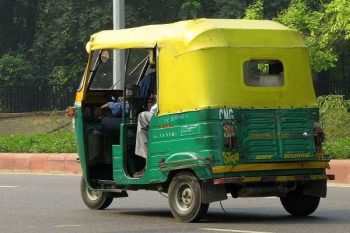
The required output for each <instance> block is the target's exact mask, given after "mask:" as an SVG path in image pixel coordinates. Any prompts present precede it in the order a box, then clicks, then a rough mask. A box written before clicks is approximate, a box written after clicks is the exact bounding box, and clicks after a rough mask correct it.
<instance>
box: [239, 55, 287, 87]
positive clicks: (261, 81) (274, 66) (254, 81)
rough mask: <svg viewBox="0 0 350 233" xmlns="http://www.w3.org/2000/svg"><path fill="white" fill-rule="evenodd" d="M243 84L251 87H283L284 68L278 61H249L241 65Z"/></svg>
mask: <svg viewBox="0 0 350 233" xmlns="http://www.w3.org/2000/svg"><path fill="white" fill-rule="evenodd" d="M243 70H244V83H245V85H247V86H252V87H280V86H283V85H284V72H283V71H284V67H283V64H282V62H280V61H278V60H251V61H246V62H244V64H243Z"/></svg>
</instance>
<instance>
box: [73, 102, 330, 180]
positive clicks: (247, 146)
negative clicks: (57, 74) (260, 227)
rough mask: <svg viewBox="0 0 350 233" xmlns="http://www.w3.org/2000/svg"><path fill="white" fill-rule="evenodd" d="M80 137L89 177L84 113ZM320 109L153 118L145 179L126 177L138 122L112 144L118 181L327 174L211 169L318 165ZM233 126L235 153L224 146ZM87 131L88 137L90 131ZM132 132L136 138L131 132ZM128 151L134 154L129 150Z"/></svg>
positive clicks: (231, 111)
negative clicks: (179, 174)
mask: <svg viewBox="0 0 350 233" xmlns="http://www.w3.org/2000/svg"><path fill="white" fill-rule="evenodd" d="M77 112H78V114H77V120H76V133H77V139H78V150H79V157H80V161H81V165H82V168H83V172H84V175H85V176H86V175H88V174H87V173H86V172H87V169H86V166H87V163H86V162H87V160H86V158H87V157H86V150H85V148H86V145H85V146H84V141H85V142H86V140H84V133H83V132H84V129H83V124H82V120H81V119H82V118H81V111H80V110H78V111H77ZM317 121H318V109H313V108H312V109H311V108H304V109H229V108H222V109H207V110H201V111H193V112H184V113H178V114H170V115H163V116H153V117H152V119H151V123H150V130H149V139H148V152H149V155H148V158H147V164H146V169H145V174H144V176H143V177H141V178H131V177H130V176H128V175H127V172H126V167H127V158H128V156H130V154H133V151H130V149H128V148H130V146H131V148H133V147H132V146H134V144H135V132H136V122H133V123H126V124H122V125H121V131H120V145H113V150H112V156H113V158H112V159H113V160H112V161H113V162H112V165H113V179H114V181H115V182H117V183H118V184H121V185H124V186H130V185H147V184H157V183H163V182H165V181H166V180H167V179H168V175H169V173H170V172H172V171H176V170H181V169H190V170H192V171H194V172H195V174H196V175H197V177H198V178H199V179H201V180H206V179H212V178H221V177H232V176H245V177H249V176H282V175H312V174H316V175H318V174H325V170H324V169H303V170H275V171H271V170H270V171H245V172H242V171H241V172H226V173H216V174H213V173H212V170H211V167H212V166H225V165H239V164H257V163H280V162H281V163H283V162H287V161H288V162H295V161H317V160H319V159H320V158H318V157H317V156H316V153H315V145H314V140H313V123H314V122H317ZM226 122H230V124H232V125H233V126H234V127H235V129H236V133H237V145H236V147H235V148H234V149H227V148H225V147H224V130H223V125H224V124H225V123H226ZM86 130H87V129H86V128H85V132H86ZM130 132H133V133H130ZM128 150H129V151H128Z"/></svg>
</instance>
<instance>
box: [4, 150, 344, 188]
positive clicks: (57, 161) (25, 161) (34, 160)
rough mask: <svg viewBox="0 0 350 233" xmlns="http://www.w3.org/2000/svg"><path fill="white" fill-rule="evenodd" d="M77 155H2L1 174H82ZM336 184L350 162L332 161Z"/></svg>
mask: <svg viewBox="0 0 350 233" xmlns="http://www.w3.org/2000/svg"><path fill="white" fill-rule="evenodd" d="M77 158H78V155H77V154H76V153H58V154H55V153H0V172H7V173H8V172H32V173H71V174H81V167H80V164H79V163H78V162H77ZM327 174H333V175H335V180H334V181H331V182H334V183H343V184H350V160H331V162H330V169H327Z"/></svg>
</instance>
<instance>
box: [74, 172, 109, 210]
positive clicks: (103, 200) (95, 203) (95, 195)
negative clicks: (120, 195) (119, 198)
mask: <svg viewBox="0 0 350 233" xmlns="http://www.w3.org/2000/svg"><path fill="white" fill-rule="evenodd" d="M80 194H81V197H82V199H83V201H84V203H85V205H86V206H87V207H89V208H90V209H94V210H102V209H105V208H107V207H108V206H109V205H110V204H111V203H112V201H113V197H110V196H108V193H105V192H102V191H93V190H91V189H90V188H89V187H88V185H87V184H86V181H85V178H84V177H81V181H80Z"/></svg>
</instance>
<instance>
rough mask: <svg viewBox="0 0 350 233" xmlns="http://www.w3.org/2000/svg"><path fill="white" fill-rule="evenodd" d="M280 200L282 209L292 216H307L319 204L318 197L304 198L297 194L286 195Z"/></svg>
mask: <svg viewBox="0 0 350 233" xmlns="http://www.w3.org/2000/svg"><path fill="white" fill-rule="evenodd" d="M280 200H281V203H282V205H283V207H284V209H285V210H286V211H287V212H288V213H290V214H291V215H293V216H308V215H310V214H312V213H313V212H315V210H316V209H317V207H318V205H319V203H320V197H313V196H305V195H303V194H301V193H299V192H291V193H288V194H287V195H286V196H284V197H281V198H280Z"/></svg>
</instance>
